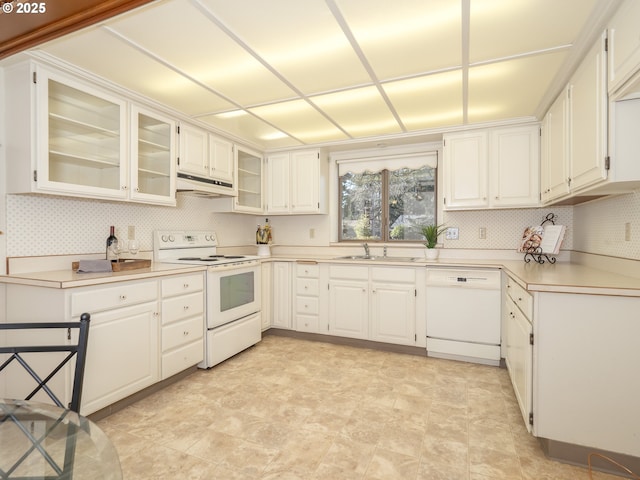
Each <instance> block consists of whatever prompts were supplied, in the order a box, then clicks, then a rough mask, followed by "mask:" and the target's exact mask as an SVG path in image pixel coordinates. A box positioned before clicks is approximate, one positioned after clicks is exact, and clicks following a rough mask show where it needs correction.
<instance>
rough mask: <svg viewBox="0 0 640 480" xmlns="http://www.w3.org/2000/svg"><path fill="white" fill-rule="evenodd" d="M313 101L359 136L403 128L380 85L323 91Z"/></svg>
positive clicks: (342, 125)
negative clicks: (340, 90)
mask: <svg viewBox="0 0 640 480" xmlns="http://www.w3.org/2000/svg"><path fill="white" fill-rule="evenodd" d="M311 101H312V102H313V103H314V104H316V105H317V106H318V107H319V108H320V109H322V111H324V112H325V113H327V115H329V117H331V118H332V119H333V120H334V121H336V122H337V123H338V124H339V125H340V126H341V127H342V128H343V129H344V130H346V131H347V133H349V135H351V136H353V137H356V138H358V137H370V136H374V135H382V134H388V133H400V132H401V131H402V129H401V128H400V125H399V124H398V122H397V121H396V119H395V118H394V117H393V114H392V113H391V111H390V110H389V107H388V105H387V104H386V103H385V101H384V99H383V98H382V96H381V95H380V92H379V91H378V89H377V88H376V87H363V88H358V89H354V90H348V91H345V92H339V93H331V94H327V95H320V96H316V97H312V98H311Z"/></svg>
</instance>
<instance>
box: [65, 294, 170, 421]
mask: <svg viewBox="0 0 640 480" xmlns="http://www.w3.org/2000/svg"><path fill="white" fill-rule="evenodd" d="M154 283H155V282H154ZM154 286H155V285H154ZM154 286H153V287H154ZM153 287H151V288H153ZM74 320H76V319H75V318H74ZM158 356H159V355H158V304H157V303H156V302H149V303H143V304H140V305H135V306H132V307H124V308H118V309H114V310H107V311H104V312H100V313H94V314H91V326H90V327H89V345H88V347H87V364H86V369H85V374H84V386H83V390H82V409H81V412H82V413H83V414H88V413H91V412H95V411H97V410H99V409H101V408H104V407H106V406H108V405H111V404H112V403H114V402H116V401H118V400H121V399H123V398H125V397H128V396H129V395H131V394H134V393H136V392H138V391H140V390H142V389H143V388H145V387H148V386H149V385H152V384H154V383H155V382H157V381H158V379H159V373H158Z"/></svg>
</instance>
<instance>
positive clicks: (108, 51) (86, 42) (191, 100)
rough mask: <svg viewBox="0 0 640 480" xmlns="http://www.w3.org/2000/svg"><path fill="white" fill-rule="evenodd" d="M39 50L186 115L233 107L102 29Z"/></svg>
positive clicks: (84, 32) (69, 37) (59, 40)
mask: <svg viewBox="0 0 640 480" xmlns="http://www.w3.org/2000/svg"><path fill="white" fill-rule="evenodd" d="M41 50H43V51H45V52H47V53H49V54H51V55H53V56H55V57H58V58H60V59H62V60H64V61H66V62H69V63H70V64H72V65H76V66H78V67H80V68H82V69H84V70H87V71H89V72H92V73H94V74H96V75H99V76H101V77H103V78H105V79H108V80H110V81H112V82H114V83H116V84H118V85H121V86H123V87H125V88H128V89H130V90H133V91H135V92H137V93H139V94H141V95H144V96H146V97H148V98H150V99H152V100H154V101H156V102H159V103H162V104H164V105H167V106H169V107H172V108H175V109H176V110H179V111H181V112H183V113H185V114H187V115H198V114H202V113H208V112H211V111H220V110H228V109H230V108H232V107H233V105H232V104H230V103H229V102H227V101H226V100H224V99H222V98H221V97H220V96H218V95H216V94H214V93H212V92H210V91H208V90H207V89H205V88H203V87H201V86H199V85H197V84H195V83H193V82H191V81H189V80H188V79H186V78H185V77H184V76H182V75H180V74H178V73H176V72H175V71H173V70H172V69H170V68H168V67H166V66H164V65H162V64H160V63H158V62H156V61H154V60H152V59H151V58H149V57H148V56H147V55H144V54H142V53H141V52H139V51H138V50H136V49H135V48H133V47H131V46H129V45H127V44H126V43H124V42H123V41H121V40H119V39H118V38H116V37H114V36H113V35H112V34H110V33H108V32H107V31H106V30H104V29H100V28H91V29H88V30H83V31H81V32H79V33H77V34H74V35H70V36H69V35H68V36H65V37H62V38H61V39H58V40H54V41H53V42H51V43H49V44H46V45H44V46H43V47H42V48H41Z"/></svg>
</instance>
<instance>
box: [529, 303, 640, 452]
mask: <svg viewBox="0 0 640 480" xmlns="http://www.w3.org/2000/svg"><path fill="white" fill-rule="evenodd" d="M535 296H536V298H535V305H536V313H535V317H534V335H535V337H534V347H533V348H534V359H535V363H534V383H533V398H534V423H533V433H534V435H535V436H536V437H540V438H544V439H548V440H553V441H557V442H564V443H570V444H575V445H581V446H584V447H589V449H602V450H606V451H609V452H616V453H620V454H624V455H630V456H632V457H640V442H639V441H638V432H640V415H638V399H639V398H640V383H638V382H637V381H635V379H636V378H637V376H638V365H640V349H638V338H640V322H638V311H640V298H639V297H623V296H614V295H610V296H606V295H589V294H571V293H553V292H536V294H535ZM585 457H586V455H585Z"/></svg>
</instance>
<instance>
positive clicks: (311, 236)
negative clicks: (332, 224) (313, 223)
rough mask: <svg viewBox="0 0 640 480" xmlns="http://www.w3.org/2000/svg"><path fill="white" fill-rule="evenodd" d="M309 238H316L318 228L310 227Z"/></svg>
mask: <svg viewBox="0 0 640 480" xmlns="http://www.w3.org/2000/svg"><path fill="white" fill-rule="evenodd" d="M309 238H316V229H315V228H310V229H309Z"/></svg>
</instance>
